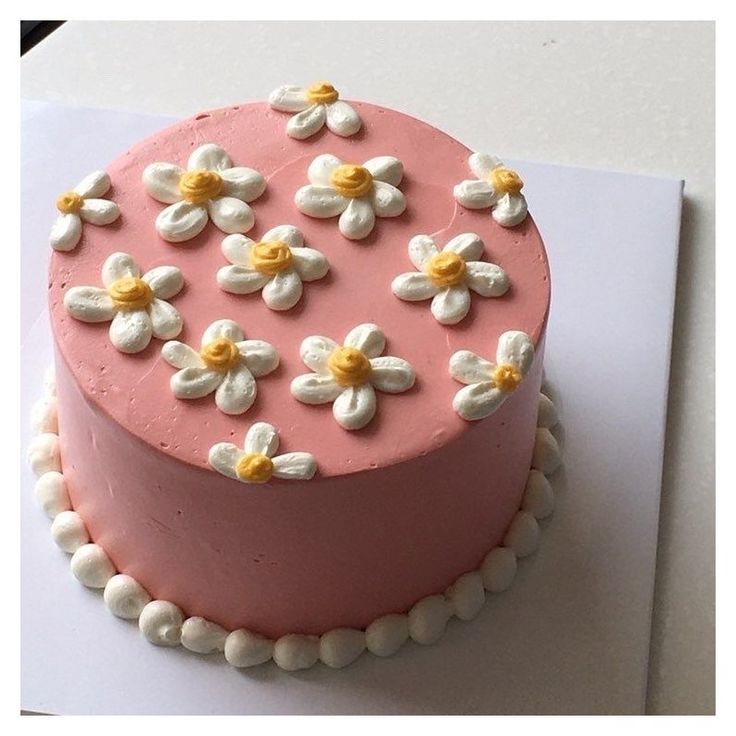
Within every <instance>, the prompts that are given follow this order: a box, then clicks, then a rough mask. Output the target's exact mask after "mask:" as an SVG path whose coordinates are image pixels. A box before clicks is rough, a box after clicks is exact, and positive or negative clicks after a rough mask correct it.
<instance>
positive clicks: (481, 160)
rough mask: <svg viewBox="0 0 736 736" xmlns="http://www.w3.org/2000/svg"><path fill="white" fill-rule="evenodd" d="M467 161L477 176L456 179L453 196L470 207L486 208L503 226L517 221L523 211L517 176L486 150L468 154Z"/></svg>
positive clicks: (523, 203)
mask: <svg viewBox="0 0 736 736" xmlns="http://www.w3.org/2000/svg"><path fill="white" fill-rule="evenodd" d="M468 163H469V164H470V170H471V171H472V172H473V173H474V174H475V175H476V176H477V177H478V178H477V179H466V180H465V181H462V182H460V184H458V185H457V186H456V187H455V189H454V194H455V199H456V200H457V201H458V202H459V203H460V204H461V205H462V206H463V207H467V208H468V209H471V210H483V209H488V208H490V209H491V216H492V217H493V219H494V220H495V221H496V222H497V223H498V224H499V225H502V226H503V227H514V225H518V224H519V223H520V222H521V221H522V220H523V219H524V218H525V217H526V212H527V207H526V199H525V198H524V195H523V194H522V193H521V189H522V187H523V186H524V182H523V181H522V180H521V177H520V176H519V175H518V174H517V173H516V172H515V171H514V170H513V169H509V168H507V167H505V166H504V165H503V163H501V161H500V159H498V158H496V157H495V156H490V155H488V154H487V153H474V154H472V156H470V158H469V159H468Z"/></svg>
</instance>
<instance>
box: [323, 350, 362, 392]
mask: <svg viewBox="0 0 736 736" xmlns="http://www.w3.org/2000/svg"><path fill="white" fill-rule="evenodd" d="M327 367H328V368H329V369H330V373H332V377H333V378H334V379H335V381H336V382H337V383H338V385H340V386H345V387H348V386H360V385H362V384H364V383H366V382H367V381H368V379H369V378H370V376H371V364H370V361H369V360H368V358H366V357H365V355H364V354H363V353H362V352H361V351H360V350H358V349H357V348H349V347H346V346H344V347H340V348H336V349H335V350H333V351H332V353H330V357H329V358H327Z"/></svg>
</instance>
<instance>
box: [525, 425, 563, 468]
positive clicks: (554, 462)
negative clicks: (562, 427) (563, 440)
mask: <svg viewBox="0 0 736 736" xmlns="http://www.w3.org/2000/svg"><path fill="white" fill-rule="evenodd" d="M561 462H562V453H561V452H560V446H559V445H558V444H557V440H556V439H555V438H554V435H553V434H552V433H551V432H550V431H549V430H548V429H544V428H540V429H537V434H536V437H535V439H534V452H533V453H532V467H533V468H534V469H535V470H541V471H542V472H543V473H545V474H546V475H549V474H550V473H554V472H555V470H557V468H558V467H559V466H560V463H561Z"/></svg>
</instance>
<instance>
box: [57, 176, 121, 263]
mask: <svg viewBox="0 0 736 736" xmlns="http://www.w3.org/2000/svg"><path fill="white" fill-rule="evenodd" d="M109 189H110V177H109V176H108V174H107V172H105V171H94V172H92V173H91V174H89V176H85V177H84V179H82V181H80V182H79V184H77V186H75V187H74V189H71V190H70V191H68V192H64V193H63V194H60V195H59V197H58V198H57V200H56V209H57V210H58V211H59V216H58V217H57V218H56V221H55V222H54V225H53V227H52V228H51V235H50V236H49V243H50V245H51V247H52V248H53V249H54V250H60V251H70V250H74V249H75V248H76V247H77V245H78V244H79V240H80V238H81V237H82V224H83V223H85V222H88V223H90V224H91V225H109V224H110V223H112V222H115V220H117V219H118V217H120V209H119V208H118V206H117V205H116V204H115V202H111V201H110V200H109V199H102V197H103V196H104V195H105V194H107V192H108V190H109Z"/></svg>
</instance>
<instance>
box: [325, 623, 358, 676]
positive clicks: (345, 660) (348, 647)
mask: <svg viewBox="0 0 736 736" xmlns="http://www.w3.org/2000/svg"><path fill="white" fill-rule="evenodd" d="M364 649H365V634H364V633H363V632H362V631H358V630H357V629H333V630H332V631H328V632H327V633H326V634H322V636H321V637H320V640H319V658H320V660H322V662H324V663H325V664H326V665H327V666H328V667H332V668H333V669H340V668H342V667H347V666H348V665H349V664H351V663H352V662H354V661H355V660H356V659H358V657H360V655H361V654H362V653H363V650H364Z"/></svg>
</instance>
